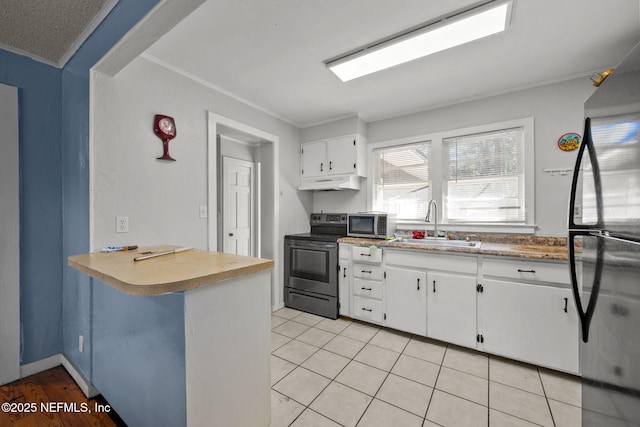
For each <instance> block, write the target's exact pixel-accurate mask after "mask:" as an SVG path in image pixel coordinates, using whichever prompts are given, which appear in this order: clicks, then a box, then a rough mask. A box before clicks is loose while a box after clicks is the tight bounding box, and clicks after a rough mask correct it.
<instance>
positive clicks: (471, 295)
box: [427, 272, 477, 348]
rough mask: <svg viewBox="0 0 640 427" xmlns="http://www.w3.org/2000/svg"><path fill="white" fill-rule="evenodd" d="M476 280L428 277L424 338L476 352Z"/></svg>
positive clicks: (433, 274) (441, 275) (428, 275)
mask: <svg viewBox="0 0 640 427" xmlns="http://www.w3.org/2000/svg"><path fill="white" fill-rule="evenodd" d="M476 293H477V291H476V278H475V277H468V276H460V275H453V274H442V273H431V272H429V273H428V274H427V336H429V337H431V338H435V339H438V340H442V341H446V342H450V343H453V344H458V345H462V346H465V347H471V348H476Z"/></svg>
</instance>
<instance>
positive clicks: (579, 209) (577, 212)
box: [573, 205, 582, 218]
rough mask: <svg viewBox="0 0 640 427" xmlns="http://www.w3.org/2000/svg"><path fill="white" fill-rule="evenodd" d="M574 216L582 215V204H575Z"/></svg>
mask: <svg viewBox="0 0 640 427" xmlns="http://www.w3.org/2000/svg"><path fill="white" fill-rule="evenodd" d="M573 216H574V217H578V218H579V217H581V216H582V205H575V206H574V207H573Z"/></svg>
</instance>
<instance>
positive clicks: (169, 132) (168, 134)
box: [153, 114, 177, 162]
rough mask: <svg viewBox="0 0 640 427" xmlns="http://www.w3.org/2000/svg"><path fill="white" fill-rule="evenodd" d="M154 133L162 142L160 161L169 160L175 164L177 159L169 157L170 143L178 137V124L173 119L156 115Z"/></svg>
mask: <svg viewBox="0 0 640 427" xmlns="http://www.w3.org/2000/svg"><path fill="white" fill-rule="evenodd" d="M153 132H154V133H155V134H156V136H157V137H158V138H160V139H161V140H162V149H163V152H162V157H158V160H168V161H171V162H175V161H176V159H174V158H172V157H171V156H170V155H169V141H171V140H172V139H173V138H175V137H176V135H177V133H176V122H175V120H173V117H169V116H165V115H163V114H156V117H155V119H154V121H153Z"/></svg>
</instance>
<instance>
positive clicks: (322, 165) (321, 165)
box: [320, 163, 324, 172]
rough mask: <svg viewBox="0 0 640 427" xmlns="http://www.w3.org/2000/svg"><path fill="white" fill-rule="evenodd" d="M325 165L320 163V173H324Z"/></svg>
mask: <svg viewBox="0 0 640 427" xmlns="http://www.w3.org/2000/svg"><path fill="white" fill-rule="evenodd" d="M323 167H324V163H320V172H323V169H322V168H323Z"/></svg>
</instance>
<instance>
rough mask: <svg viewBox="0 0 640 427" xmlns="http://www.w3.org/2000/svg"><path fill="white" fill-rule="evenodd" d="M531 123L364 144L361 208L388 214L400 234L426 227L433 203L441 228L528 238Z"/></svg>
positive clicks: (531, 190)
mask: <svg viewBox="0 0 640 427" xmlns="http://www.w3.org/2000/svg"><path fill="white" fill-rule="evenodd" d="M533 125H534V119H533V118H532V117H530V118H524V119H517V120H510V121H505V122H501V123H491V124H486V125H481V126H474V127H472V128H465V129H457V130H456V129H454V130H448V131H443V132H438V133H432V134H428V135H416V136H414V137H408V138H403V139H398V140H395V141H386V142H376V143H372V144H371V145H370V146H369V147H370V151H369V161H370V171H371V178H370V181H369V191H370V193H369V200H370V201H371V204H370V205H369V209H371V210H376V211H384V212H389V213H391V214H395V215H396V218H397V220H398V221H397V222H398V225H399V228H400V229H405V230H411V229H415V228H431V227H432V226H433V224H427V223H425V216H426V211H427V205H428V202H429V200H431V199H434V200H436V201H437V202H438V208H439V209H438V221H439V223H440V224H443V225H445V227H444V228H443V229H445V230H456V231H497V230H500V232H508V233H512V232H518V233H522V232H525V233H534V232H535V218H534V212H535V209H534V142H533V141H534V134H533V130H534V126H533ZM448 224H450V226H449V228H446V225H448Z"/></svg>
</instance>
